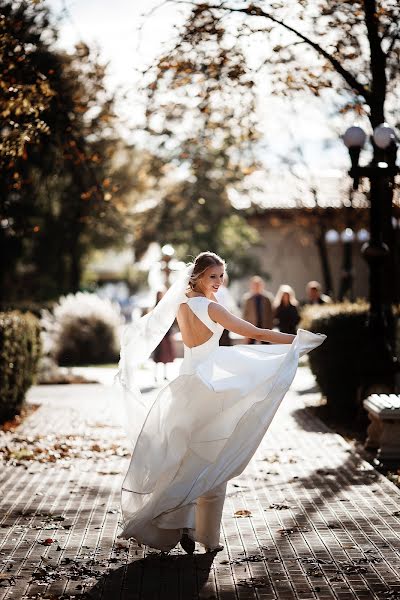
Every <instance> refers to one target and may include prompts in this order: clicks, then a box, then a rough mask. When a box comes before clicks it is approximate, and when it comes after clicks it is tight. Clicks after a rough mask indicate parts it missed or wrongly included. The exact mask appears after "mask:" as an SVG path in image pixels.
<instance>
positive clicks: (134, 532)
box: [118, 252, 326, 554]
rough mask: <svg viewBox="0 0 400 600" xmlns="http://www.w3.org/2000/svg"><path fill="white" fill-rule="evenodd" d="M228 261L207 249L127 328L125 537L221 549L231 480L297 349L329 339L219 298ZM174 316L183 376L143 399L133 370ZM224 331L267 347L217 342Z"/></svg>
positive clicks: (250, 450) (268, 416)
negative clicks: (247, 315) (265, 321)
mask: <svg viewBox="0 0 400 600" xmlns="http://www.w3.org/2000/svg"><path fill="white" fill-rule="evenodd" d="M224 273H225V262H224V261H223V259H222V258H220V257H219V256H218V255H216V254H214V253H213V252H202V253H201V254H199V255H198V256H197V257H196V259H195V261H194V263H193V264H192V265H189V266H188V267H187V268H186V269H185V270H184V271H183V273H182V274H181V276H180V277H179V278H178V280H177V281H176V282H175V283H174V284H173V285H172V286H171V288H170V289H169V290H168V291H167V293H166V294H165V295H164V297H163V298H162V300H161V301H160V302H159V303H158V304H157V306H156V307H155V308H154V310H153V311H152V312H151V313H149V314H147V315H146V316H145V317H142V319H140V320H139V321H137V322H134V323H132V324H130V325H128V326H127V327H126V329H125V332H124V335H123V338H122V343H121V360H120V365H119V372H118V379H119V382H120V383H121V386H122V390H123V393H124V399H125V403H126V408H127V411H128V417H129V435H130V437H131V439H132V442H133V454H132V458H131V463H130V465H129V469H128V472H127V474H126V477H125V480H124V483H123V487H122V494H121V503H122V515H123V523H122V531H121V533H120V536H119V537H122V538H126V539H129V538H135V539H136V540H137V541H138V542H140V543H142V544H147V545H149V546H151V547H152V548H158V549H159V550H163V551H167V550H170V549H171V548H173V547H174V546H175V545H176V544H177V543H178V542H179V541H180V543H181V546H182V547H183V549H184V550H185V551H186V552H187V553H189V554H192V553H193V552H194V549H195V542H196V541H197V542H200V543H201V544H202V545H203V546H204V547H205V549H206V551H216V550H220V549H222V546H221V545H220V543H219V535H220V523H221V517H222V509H223V504H224V499H225V490H226V484H227V481H228V480H229V479H232V478H233V477H236V476H237V475H239V474H240V473H241V472H242V471H243V470H244V468H245V467H246V465H247V464H248V462H249V461H250V459H251V457H252V456H253V454H254V452H255V451H256V449H257V447H258V445H259V444H260V442H261V440H262V438H263V436H264V434H265V432H266V430H267V428H268V426H269V425H270V423H271V421H272V419H273V417H274V414H275V412H276V410H277V409H278V407H279V405H280V403H281V401H282V399H283V397H284V395H285V394H286V392H287V390H288V389H289V386H290V384H291V382H292V380H293V378H294V375H295V372H296V369H297V364H298V359H299V356H301V355H303V354H305V353H307V352H309V351H310V350H312V349H313V348H316V347H317V346H319V345H320V344H321V343H322V342H323V341H324V339H325V337H326V336H324V335H321V334H314V333H311V332H309V331H305V330H302V329H299V331H298V333H297V335H296V336H294V335H290V334H284V333H279V332H276V331H271V330H269V329H260V328H258V327H255V326H254V325H252V324H250V323H248V322H247V321H244V320H242V319H240V318H238V317H236V316H234V315H233V314H232V313H230V312H229V311H227V310H226V309H225V308H223V307H222V306H221V305H219V304H218V302H217V300H216V298H215V293H216V292H217V291H218V288H219V286H220V285H221V284H222V281H223V277H224ZM175 318H176V319H177V321H178V325H179V328H180V331H181V334H182V339H183V344H184V359H183V363H182V366H181V369H180V374H179V376H178V377H177V378H176V379H175V380H174V381H172V382H170V383H169V384H168V385H166V386H165V387H164V388H163V389H162V390H161V391H160V392H159V393H158V395H157V396H156V398H154V397H153V398H151V397H150V396H149V395H147V396H146V397H144V396H142V395H141V393H140V390H139V388H138V387H137V385H136V372H135V371H136V368H137V367H138V366H139V365H140V364H141V363H142V362H143V361H144V360H146V359H147V358H148V357H149V356H150V354H151V352H152V351H153V350H154V348H155V347H156V346H157V345H158V343H159V342H160V340H161V339H162V337H163V336H164V335H165V333H166V332H167V331H168V330H169V328H170V327H171V325H172V323H173V321H174V320H175ZM224 328H225V329H228V330H230V331H233V332H234V333H238V334H239V335H242V336H243V337H246V338H251V339H255V340H259V341H266V342H270V344H269V345H237V346H234V347H222V346H221V347H220V346H219V338H220V337H221V334H222V332H223V330H224Z"/></svg>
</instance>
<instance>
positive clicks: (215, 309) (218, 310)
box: [208, 300, 229, 322]
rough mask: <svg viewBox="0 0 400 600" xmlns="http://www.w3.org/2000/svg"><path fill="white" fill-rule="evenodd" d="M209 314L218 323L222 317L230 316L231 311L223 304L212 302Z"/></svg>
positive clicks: (209, 306) (209, 305)
mask: <svg viewBox="0 0 400 600" xmlns="http://www.w3.org/2000/svg"><path fill="white" fill-rule="evenodd" d="M208 314H209V316H210V317H211V319H212V320H213V321H217V322H218V319H219V318H220V317H221V316H224V315H227V314H229V311H227V310H226V308H224V307H223V306H222V305H221V304H218V302H217V301H215V302H214V301H213V300H211V301H210V302H209V304H208Z"/></svg>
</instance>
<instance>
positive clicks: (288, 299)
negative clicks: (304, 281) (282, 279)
mask: <svg viewBox="0 0 400 600" xmlns="http://www.w3.org/2000/svg"><path fill="white" fill-rule="evenodd" d="M298 305H299V303H298V301H297V300H296V294H295V293H294V289H293V288H292V287H290V285H281V286H280V288H279V290H278V292H277V294H276V297H275V300H274V305H273V306H274V325H275V326H276V327H278V329H279V331H281V332H282V333H291V334H293V335H296V331H297V325H298V323H299V321H300V316H299V311H298V309H297V307H298Z"/></svg>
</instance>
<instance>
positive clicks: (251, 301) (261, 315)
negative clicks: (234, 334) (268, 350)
mask: <svg viewBox="0 0 400 600" xmlns="http://www.w3.org/2000/svg"><path fill="white" fill-rule="evenodd" d="M273 301H274V297H273V296H272V295H271V294H270V293H269V292H267V291H265V290H264V281H263V280H262V279H261V277H259V276H258V275H255V276H254V277H252V278H251V280H250V293H248V294H246V295H245V296H244V298H243V319H244V320H245V321H248V322H249V323H252V324H253V325H255V326H256V327H262V328H264V329H272V324H273V322H272V303H273ZM254 343H255V340H248V344H254ZM262 343H263V344H264V343H266V342H262Z"/></svg>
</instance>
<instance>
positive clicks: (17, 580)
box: [0, 367, 400, 600]
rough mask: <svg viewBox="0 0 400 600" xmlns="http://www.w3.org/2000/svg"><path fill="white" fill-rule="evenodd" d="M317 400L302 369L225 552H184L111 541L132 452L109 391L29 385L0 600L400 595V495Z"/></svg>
mask: <svg viewBox="0 0 400 600" xmlns="http://www.w3.org/2000/svg"><path fill="white" fill-rule="evenodd" d="M111 379H112V371H110V370H108V371H107V370H105V371H104V372H103V373H102V381H103V382H104V384H107V383H109V382H110V381H111ZM143 387H145V388H147V391H148V393H154V391H152V390H151V372H146V371H144V372H143ZM317 397H318V394H316V393H315V392H313V379H312V377H311V375H310V373H309V371H308V370H307V368H305V367H302V368H300V369H299V372H298V376H297V378H296V380H295V382H294V385H293V386H292V390H291V391H290V392H289V394H288V395H287V397H286V399H285V401H284V403H283V405H282V407H281V408H280V410H279V412H278V415H277V417H276V419H275V421H274V423H273V425H272V427H271V429H270V431H269V432H268V435H267V436H266V438H265V440H264V442H263V444H262V445H261V447H260V449H259V451H258V452H257V454H256V456H255V457H254V459H253V460H252V462H251V463H250V465H249V467H248V468H247V470H246V471H245V473H243V475H242V476H241V477H239V478H237V479H235V480H233V481H232V482H231V483H230V485H229V488H228V496H227V501H226V504H225V510H224V517H223V537H224V540H225V550H224V551H223V552H220V553H219V554H216V555H215V556H214V555H211V554H200V553H199V554H195V555H194V557H189V556H186V555H184V554H183V553H182V552H181V551H180V550H179V549H176V550H175V551H173V552H172V553H171V554H170V555H166V556H165V555H160V554H159V553H155V552H152V551H150V550H149V549H147V548H143V547H139V546H138V545H137V544H135V543H131V544H127V543H118V540H116V533H117V526H118V518H119V514H118V504H119V488H120V485H121V480H122V476H123V473H124V471H125V468H126V465H127V461H128V454H129V448H128V446H127V443H126V440H125V438H124V435H123V432H122V429H121V426H120V418H121V417H120V411H119V405H118V402H117V401H116V399H115V398H114V397H113V395H112V390H111V388H110V387H108V386H107V385H75V386H42V387H36V388H33V389H32V390H31V392H30V394H29V400H30V402H31V403H33V404H38V405H40V406H39V408H37V410H35V411H34V412H32V414H31V415H30V417H29V418H28V419H27V420H26V421H25V422H24V424H23V425H22V426H21V427H19V428H18V429H17V430H15V431H14V432H8V433H5V434H2V436H1V437H0V442H1V444H0V457H1V456H2V457H3V459H4V460H5V461H6V462H5V464H4V465H3V463H1V462H0V465H1V472H0V490H1V497H0V572H1V573H0V600H6V599H7V600H12V599H18V600H20V599H21V600H22V599H27V598H32V599H33V598H37V599H38V598H48V599H52V600H56V599H72V598H82V597H84V598H88V599H93V600H94V599H98V600H100V599H102V600H139V599H140V600H156V599H161V600H162V599H172V600H179V599H182V600H194V599H197V598H201V599H209V600H211V599H215V600H216V599H221V600H250V599H252V600H253V599H258V600H272V599H276V598H278V599H282V600H286V599H288V600H289V599H294V598H301V599H303V600H309V599H311V598H317V599H328V598H335V599H340V600H345V599H346V600H347V599H352V598H363V599H364V598H365V599H366V598H368V599H369V598H377V599H385V598H387V599H391V600H396V599H400V490H399V489H397V488H396V487H395V486H394V485H393V484H391V483H390V482H389V481H387V480H386V479H385V478H384V477H382V476H381V475H380V474H379V473H377V472H376V471H375V470H374V469H373V468H372V467H371V466H370V465H369V464H367V463H365V462H364V461H363V460H362V459H361V458H360V457H359V456H357V455H356V454H354V452H353V450H352V449H351V448H350V446H349V445H348V444H347V443H346V442H344V440H343V439H342V438H341V437H340V436H338V435H336V434H334V433H333V432H332V431H330V430H329V429H327V428H326V427H325V426H324V425H323V424H322V423H321V422H320V421H318V420H317V419H315V418H314V417H312V416H311V415H310V413H309V412H308V411H307V410H306V409H305V408H304V403H305V401H306V402H308V403H312V402H313V400H315V399H316V398H317Z"/></svg>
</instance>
